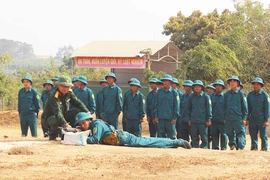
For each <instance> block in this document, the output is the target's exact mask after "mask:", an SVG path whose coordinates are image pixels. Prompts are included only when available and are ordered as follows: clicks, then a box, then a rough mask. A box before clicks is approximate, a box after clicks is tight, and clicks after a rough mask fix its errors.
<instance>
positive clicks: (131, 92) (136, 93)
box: [131, 91, 140, 95]
mask: <svg viewBox="0 0 270 180" xmlns="http://www.w3.org/2000/svg"><path fill="white" fill-rule="evenodd" d="M139 93H140V91H137V92H136V95H138V94H139ZM131 94H133V92H132V91H131ZM133 95H134V94H133Z"/></svg>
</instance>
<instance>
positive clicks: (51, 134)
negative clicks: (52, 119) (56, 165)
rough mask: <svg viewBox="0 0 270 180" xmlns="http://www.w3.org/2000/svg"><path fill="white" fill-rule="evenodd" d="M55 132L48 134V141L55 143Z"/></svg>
mask: <svg viewBox="0 0 270 180" xmlns="http://www.w3.org/2000/svg"><path fill="white" fill-rule="evenodd" d="M57 135H58V134H57V132H50V134H49V140H50V141H56V137H57Z"/></svg>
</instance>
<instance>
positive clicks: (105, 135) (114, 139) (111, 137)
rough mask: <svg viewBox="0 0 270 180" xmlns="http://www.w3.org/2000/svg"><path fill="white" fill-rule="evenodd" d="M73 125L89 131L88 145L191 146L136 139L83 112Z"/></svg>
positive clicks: (141, 138) (175, 141)
mask: <svg viewBox="0 0 270 180" xmlns="http://www.w3.org/2000/svg"><path fill="white" fill-rule="evenodd" d="M74 125H75V126H78V127H79V128H80V129H81V130H82V131H86V130H89V129H90V130H91V132H92V135H90V136H89V137H88V138H87V143H88V144H106V145H115V146H124V145H125V146H129V147H154V148H178V147H182V148H185V149H191V145H190V144H189V143H188V142H187V141H185V140H182V139H177V140H172V139H166V138H146V137H137V136H135V135H133V134H130V133H128V132H126V131H123V130H115V128H114V127H113V126H111V125H109V124H107V123H106V122H104V121H102V120H93V118H92V116H91V115H90V114H87V113H85V112H80V113H78V114H77V115H76V117H75V123H74Z"/></svg>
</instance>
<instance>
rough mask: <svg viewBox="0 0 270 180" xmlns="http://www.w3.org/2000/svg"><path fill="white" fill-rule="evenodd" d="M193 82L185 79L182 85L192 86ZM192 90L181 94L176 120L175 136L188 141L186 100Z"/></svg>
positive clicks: (188, 129)
mask: <svg viewBox="0 0 270 180" xmlns="http://www.w3.org/2000/svg"><path fill="white" fill-rule="evenodd" d="M192 85H193V82H192V81H191V80H186V81H185V82H184V84H183V86H184V87H185V86H189V87H192ZM192 94H193V92H191V93H189V94H187V93H185V94H183V96H182V98H181V101H180V121H179V122H178V123H179V124H178V131H177V132H178V133H177V138H181V139H184V140H186V141H188V142H189V140H190V138H189V137H190V126H189V124H188V121H189V120H190V119H189V116H188V101H189V98H190V96H191V95H192Z"/></svg>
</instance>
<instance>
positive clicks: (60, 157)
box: [0, 113, 270, 180]
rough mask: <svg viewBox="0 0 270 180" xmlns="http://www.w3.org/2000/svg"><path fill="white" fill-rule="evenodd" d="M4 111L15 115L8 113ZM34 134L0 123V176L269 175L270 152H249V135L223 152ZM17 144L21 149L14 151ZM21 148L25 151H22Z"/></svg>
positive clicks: (14, 123) (155, 177)
mask: <svg viewBox="0 0 270 180" xmlns="http://www.w3.org/2000/svg"><path fill="white" fill-rule="evenodd" d="M8 115H9V116H12V117H13V116H14V114H12V113H11V114H10V113H9V114H8ZM0 120H1V114H0ZM143 126H144V127H145V128H144V135H148V134H147V124H146V123H144V124H143ZM38 133H39V136H38V138H32V137H26V138H22V137H20V128H19V126H18V119H16V118H13V119H11V120H10V121H5V122H3V121H2V122H0V149H2V150H0V179H1V180H2V179H9V180H16V179H27V180H29V179H42V180H43V179H48V180H51V179H70V180H71V179H72V180H74V179H94V180H95V179H102V180H103V179H118V180H119V179H128V180H133V179H150V180H151V179H153V180H159V179H168V180H169V179H170V180H171V179H198V180H203V179H215V180H218V179H220V180H223V179H235V180H239V179H247V180H250V179H254V180H255V179H256V180H258V179H265V180H267V179H270V152H260V151H258V152H251V151H249V148H250V138H249V137H248V136H247V147H246V150H244V151H230V150H227V151H224V152H222V151H212V150H202V149H192V150H185V149H182V148H178V149H152V148H129V147H116V146H105V145H86V146H84V147H81V146H67V145H62V144H61V143H60V141H57V142H49V141H48V140H47V139H45V138H43V137H42V132H41V128H39V129H38ZM4 136H5V137H4ZM14 141H16V142H14ZM15 146H19V148H17V149H16V148H15V149H14V147H15ZM3 147H4V148H3ZM20 149H23V150H24V151H23V152H27V153H23V152H20ZM14 151H15V152H16V151H18V154H19V155H14V154H16V153H14ZM20 153H21V154H20ZM9 154H10V155H9ZM22 154H24V155H22Z"/></svg>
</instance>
